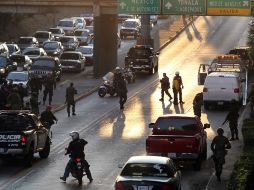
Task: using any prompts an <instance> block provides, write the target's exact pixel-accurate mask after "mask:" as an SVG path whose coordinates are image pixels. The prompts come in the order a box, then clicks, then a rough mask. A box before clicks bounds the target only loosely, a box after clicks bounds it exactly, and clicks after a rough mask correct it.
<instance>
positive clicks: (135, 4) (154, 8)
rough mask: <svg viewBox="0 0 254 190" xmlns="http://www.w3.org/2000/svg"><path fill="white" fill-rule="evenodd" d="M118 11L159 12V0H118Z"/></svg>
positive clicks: (131, 12)
mask: <svg viewBox="0 0 254 190" xmlns="http://www.w3.org/2000/svg"><path fill="white" fill-rule="evenodd" d="M118 13H120V14H121V13H122V14H124V13H126V14H160V13H161V1H160V0H118Z"/></svg>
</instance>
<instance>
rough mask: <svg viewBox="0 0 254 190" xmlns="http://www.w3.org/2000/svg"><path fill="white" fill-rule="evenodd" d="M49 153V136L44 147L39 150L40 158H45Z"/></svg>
mask: <svg viewBox="0 0 254 190" xmlns="http://www.w3.org/2000/svg"><path fill="white" fill-rule="evenodd" d="M49 153H50V140H49V138H47V141H46V144H45V147H44V149H43V150H42V151H40V152H39V155H40V157H41V158H47V157H48V156H49Z"/></svg>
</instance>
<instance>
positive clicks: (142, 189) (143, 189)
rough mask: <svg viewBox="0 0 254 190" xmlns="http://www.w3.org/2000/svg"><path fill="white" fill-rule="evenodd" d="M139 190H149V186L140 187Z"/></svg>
mask: <svg viewBox="0 0 254 190" xmlns="http://www.w3.org/2000/svg"><path fill="white" fill-rule="evenodd" d="M138 190H149V188H148V186H138Z"/></svg>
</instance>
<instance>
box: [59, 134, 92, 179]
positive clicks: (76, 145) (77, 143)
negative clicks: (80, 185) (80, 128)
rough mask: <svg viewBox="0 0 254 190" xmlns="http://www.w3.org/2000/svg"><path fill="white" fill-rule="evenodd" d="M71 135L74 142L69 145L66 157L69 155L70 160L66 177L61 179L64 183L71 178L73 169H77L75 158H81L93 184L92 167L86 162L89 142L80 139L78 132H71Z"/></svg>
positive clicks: (65, 172)
mask: <svg viewBox="0 0 254 190" xmlns="http://www.w3.org/2000/svg"><path fill="white" fill-rule="evenodd" d="M69 135H70V136H71V138H72V141H71V142H70V143H69V146H68V148H67V150H66V153H65V155H67V154H69V155H70V160H69V162H68V163H67V165H66V167H65V171H64V175H63V176H62V177H60V179H61V180H63V181H66V179H67V177H69V174H70V172H71V169H72V168H73V167H75V158H77V157H80V158H81V159H82V164H83V165H84V169H85V172H86V176H87V178H88V179H89V181H90V183H91V182H92V181H93V178H92V175H91V172H90V169H89V167H90V165H89V164H88V162H87V161H86V160H85V153H84V147H85V146H86V144H87V143H88V142H87V141H86V140H84V139H80V138H79V133H78V132H76V131H72V132H70V134H69Z"/></svg>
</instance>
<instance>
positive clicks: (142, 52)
mask: <svg viewBox="0 0 254 190" xmlns="http://www.w3.org/2000/svg"><path fill="white" fill-rule="evenodd" d="M129 53H130V55H131V56H134V57H149V56H150V55H151V54H152V52H151V50H150V49H142V48H131V49H130V52H129Z"/></svg>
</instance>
